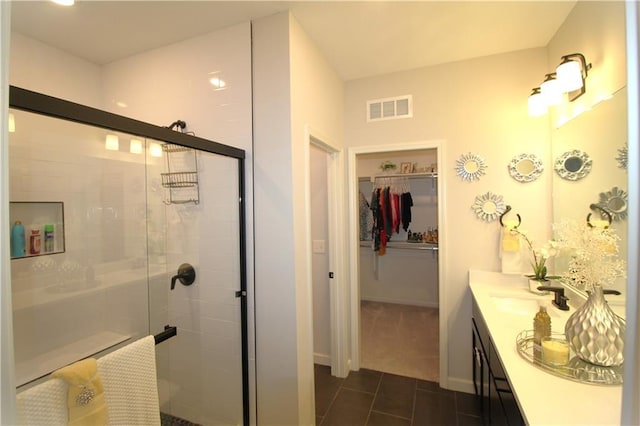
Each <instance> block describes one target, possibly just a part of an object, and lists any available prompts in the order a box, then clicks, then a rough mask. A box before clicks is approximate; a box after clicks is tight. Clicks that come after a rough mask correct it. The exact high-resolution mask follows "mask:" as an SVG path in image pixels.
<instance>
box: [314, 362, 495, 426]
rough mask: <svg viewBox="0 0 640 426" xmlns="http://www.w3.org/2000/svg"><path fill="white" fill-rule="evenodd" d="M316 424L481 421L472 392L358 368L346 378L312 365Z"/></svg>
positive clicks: (385, 425)
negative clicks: (457, 390) (313, 369)
mask: <svg viewBox="0 0 640 426" xmlns="http://www.w3.org/2000/svg"><path fill="white" fill-rule="evenodd" d="M315 385H316V425H317V426H331V425H335V426H357V425H362V426H365V425H367V426H410V425H416V426H417V425H446V426H449V425H452V426H456V425H461V426H462V425H464V426H466V425H470V426H473V425H481V424H482V420H481V418H480V411H479V405H478V404H477V402H476V399H475V396H474V395H470V394H466V393H462V392H454V391H450V390H445V389H441V388H440V386H439V385H438V383H434V382H427V381H424V380H420V379H413V378H410V377H403V376H397V375H395V374H389V373H381V372H379V371H373V370H366V369H361V370H360V371H357V372H356V371H352V372H351V373H350V374H349V376H348V377H347V378H346V379H341V378H338V377H333V376H331V369H330V368H329V367H326V366H323V365H316V366H315Z"/></svg>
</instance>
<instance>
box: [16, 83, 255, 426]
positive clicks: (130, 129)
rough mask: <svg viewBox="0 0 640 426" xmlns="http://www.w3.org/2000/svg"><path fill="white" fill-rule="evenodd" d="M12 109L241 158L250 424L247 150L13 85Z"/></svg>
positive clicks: (245, 410)
mask: <svg viewBox="0 0 640 426" xmlns="http://www.w3.org/2000/svg"><path fill="white" fill-rule="evenodd" d="M9 108H15V109H19V110H22V111H28V112H32V113H36V114H41V115H46V116H49V117H55V118H59V119H62V120H67V121H72V122H76V123H80V124H86V125H90V126H95V127H101V128H104V129H109V130H114V131H119V132H123V133H128V134H131V135H135V136H140V137H144V138H150V139H155V140H157V141H162V142H167V143H170V144H175V145H181V146H184V147H188V148H192V149H197V150H201V151H205V152H209V153H211V154H217V155H222V156H224V157H230V158H235V159H236V160H238V193H239V198H238V207H239V228H240V229H239V230H238V232H239V240H240V247H239V249H240V289H239V290H238V291H237V292H236V297H238V298H240V317H241V318H240V323H241V333H242V417H243V423H244V424H245V425H248V424H249V422H250V415H249V410H250V408H249V332H248V304H247V271H246V269H247V268H246V267H247V253H246V250H247V247H246V229H245V228H246V213H245V179H244V174H245V173H244V172H245V157H246V154H245V151H244V150H243V149H240V148H235V147H232V146H229V145H224V144H221V143H219V142H215V141H211V140H208V139H203V138H200V137H197V136H194V135H189V134H186V133H181V132H177V131H175V130H171V129H169V128H168V127H160V126H156V125H154V124H150V123H145V122H143V121H139V120H135V119H132V118H128V117H124V116H122V115H117V114H113V113H110V112H107V111H103V110H100V109H97V108H92V107H88V106H86V105H81V104H77V103H74V102H70V101H66V100H64V99H59V98H55V97H52V96H48V95H44V94H42V93H37V92H33V91H31V90H27V89H23V88H20V87H16V86H9Z"/></svg>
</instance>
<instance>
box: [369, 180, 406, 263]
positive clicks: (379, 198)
mask: <svg viewBox="0 0 640 426" xmlns="http://www.w3.org/2000/svg"><path fill="white" fill-rule="evenodd" d="M412 205H413V200H412V198H411V193H409V192H408V190H407V188H406V185H405V186H398V185H392V186H390V185H384V186H376V187H375V188H374V189H373V192H372V194H371V203H369V208H370V209H371V212H372V217H373V226H372V228H371V234H372V236H373V250H374V251H375V252H376V253H377V254H378V256H383V255H384V254H385V253H386V247H387V243H388V242H389V241H390V240H391V235H392V234H394V233H396V234H399V233H400V225H402V227H403V229H404V230H405V231H406V230H407V229H408V228H409V223H411V206H412Z"/></svg>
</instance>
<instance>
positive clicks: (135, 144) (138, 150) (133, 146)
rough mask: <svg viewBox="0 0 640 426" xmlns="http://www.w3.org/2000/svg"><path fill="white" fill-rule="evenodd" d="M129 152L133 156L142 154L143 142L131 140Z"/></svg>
mask: <svg viewBox="0 0 640 426" xmlns="http://www.w3.org/2000/svg"><path fill="white" fill-rule="evenodd" d="M129 152H130V153H132V154H142V141H141V140H139V139H131V142H130V143H129Z"/></svg>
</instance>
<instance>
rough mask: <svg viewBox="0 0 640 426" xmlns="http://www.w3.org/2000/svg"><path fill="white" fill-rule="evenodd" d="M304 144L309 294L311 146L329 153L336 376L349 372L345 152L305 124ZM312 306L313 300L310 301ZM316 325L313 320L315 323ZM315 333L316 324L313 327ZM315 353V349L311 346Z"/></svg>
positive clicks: (333, 364)
mask: <svg viewBox="0 0 640 426" xmlns="http://www.w3.org/2000/svg"><path fill="white" fill-rule="evenodd" d="M304 132H305V135H304V139H305V144H304V150H305V152H304V158H305V179H306V182H305V186H306V191H305V218H306V222H307V223H306V229H305V232H306V234H307V241H308V245H307V253H306V263H307V283H308V287H309V294H310V295H311V294H312V292H313V289H312V285H313V280H312V274H311V270H312V268H311V262H312V251H313V250H312V238H311V166H310V154H311V152H310V150H311V146H312V145H313V146H315V147H316V148H319V149H321V150H322V151H324V152H326V153H327V154H328V155H327V207H328V211H327V215H328V216H327V219H328V221H327V222H328V234H329V243H328V247H329V270H330V271H331V272H333V279H331V280H330V288H329V306H330V307H329V310H330V313H329V316H330V318H329V321H330V329H331V375H333V376H337V377H347V375H348V374H349V355H348V348H349V336H348V331H349V329H348V327H347V324H348V318H349V317H348V311H347V310H348V305H347V300H348V299H347V297H348V289H347V286H346V280H345V277H346V273H345V271H346V265H345V261H344V258H345V256H344V254H345V252H346V248H345V239H344V238H340V236H343V235H345V229H344V223H345V218H344V211H345V208H344V207H345V206H344V201H343V200H344V179H343V175H342V170H344V159H343V157H344V155H343V151H342V150H341V149H340V148H338V147H337V146H336V145H335V144H334V143H332V142H331V140H330V139H329V138H327V137H326V136H324V135H322V134H321V133H320V132H318V131H317V130H316V129H313V128H312V127H311V126H309V125H306V126H305V129H304ZM309 306H310V307H312V308H313V303H312V301H310V304H309ZM312 324H313V323H312ZM311 335H312V336H313V327H311ZM311 342H313V339H311ZM311 352H312V353H313V348H312V349H311Z"/></svg>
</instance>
